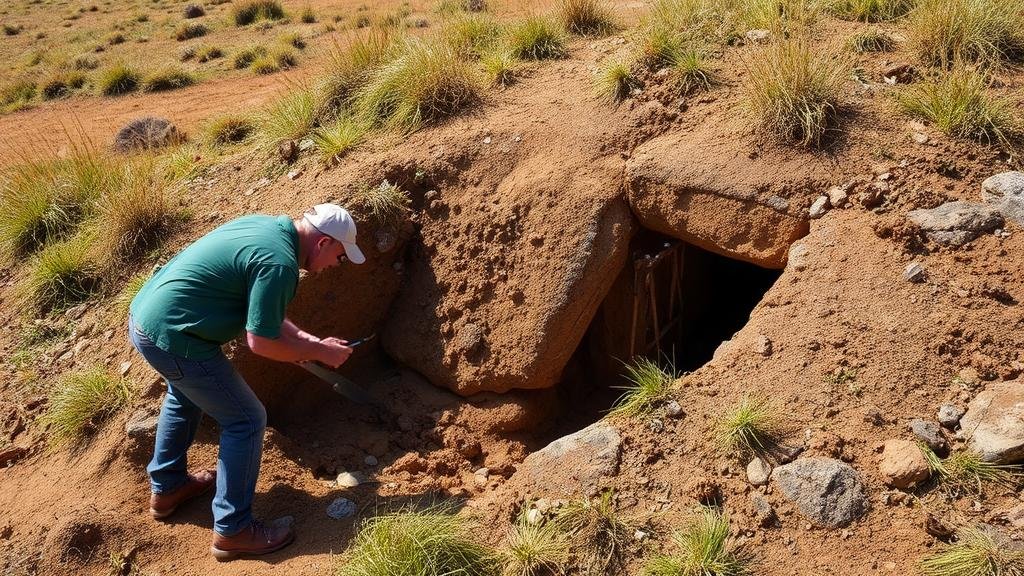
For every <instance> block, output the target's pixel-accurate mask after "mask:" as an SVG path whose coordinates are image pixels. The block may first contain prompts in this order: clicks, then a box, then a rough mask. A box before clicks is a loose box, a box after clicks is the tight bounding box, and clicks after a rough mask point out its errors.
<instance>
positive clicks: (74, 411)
mask: <svg viewBox="0 0 1024 576" xmlns="http://www.w3.org/2000/svg"><path fill="white" fill-rule="evenodd" d="M132 396H133V390H132V387H131V384H130V383H129V382H128V381H126V380H123V379H120V378H115V377H112V376H110V375H109V374H107V373H106V371H105V370H104V368H102V367H99V366H97V367H95V368H91V369H88V370H83V371H77V372H72V373H70V374H68V375H66V376H64V377H63V378H61V380H60V381H59V382H58V384H57V387H56V389H55V390H54V393H53V394H52V395H51V396H50V406H49V408H48V409H47V411H46V413H45V414H44V415H43V416H42V418H41V419H40V422H41V423H42V424H44V425H46V426H48V433H49V441H50V443H51V445H54V446H66V445H71V444H76V443H78V442H80V441H81V440H82V439H83V438H84V437H85V436H87V435H88V434H90V433H91V432H93V431H95V430H96V429H97V428H98V427H99V425H100V424H102V423H103V421H104V420H106V419H107V418H109V417H110V416H112V415H113V414H116V413H117V411H118V410H120V409H121V408H123V407H125V406H127V405H128V404H129V402H131V399H132Z"/></svg>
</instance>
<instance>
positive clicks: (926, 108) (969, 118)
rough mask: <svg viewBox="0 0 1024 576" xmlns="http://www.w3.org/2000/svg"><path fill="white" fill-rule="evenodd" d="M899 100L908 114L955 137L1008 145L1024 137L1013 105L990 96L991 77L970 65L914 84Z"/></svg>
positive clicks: (902, 93)
mask: <svg viewBox="0 0 1024 576" xmlns="http://www.w3.org/2000/svg"><path fill="white" fill-rule="evenodd" d="M898 101H899V104H900V106H901V107H902V108H903V111H904V112H906V113H907V114H910V115H911V116H915V117H917V118H921V119H923V120H926V121H928V122H931V123H932V124H933V125H935V127H936V128H938V129H939V130H941V131H942V132H943V133H945V134H947V135H949V136H953V137H955V138H966V139H974V140H980V141H983V142H999V143H1003V144H1007V143H1010V142H1012V141H1015V140H1018V139H1020V138H1021V136H1022V135H1024V122H1022V121H1021V119H1020V118H1018V117H1017V116H1016V115H1015V113H1014V103H1013V102H1012V101H1011V100H1009V99H1007V98H1000V97H997V96H993V95H991V94H989V92H988V77H987V76H986V74H985V73H984V72H982V71H979V70H977V69H976V68H973V67H971V66H967V65H963V64H957V65H955V66H954V67H953V68H952V69H951V70H949V71H948V72H944V73H942V74H940V75H939V76H938V77H936V78H933V79H930V80H926V81H924V82H920V83H917V84H914V85H912V86H910V87H909V88H906V89H905V90H903V91H902V92H901V93H900V94H899V96H898Z"/></svg>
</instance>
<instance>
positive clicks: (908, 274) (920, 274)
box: [903, 262, 926, 284]
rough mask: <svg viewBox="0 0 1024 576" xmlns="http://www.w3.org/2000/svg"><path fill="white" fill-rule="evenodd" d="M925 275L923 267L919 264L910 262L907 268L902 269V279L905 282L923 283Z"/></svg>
mask: <svg viewBox="0 0 1024 576" xmlns="http://www.w3.org/2000/svg"><path fill="white" fill-rule="evenodd" d="M925 276H926V273H925V270H924V266H922V265H921V263H920V262H911V263H910V264H907V267H906V268H904V269H903V279H904V280H906V281H907V282H913V283H915V284H916V283H919V282H924V279H925Z"/></svg>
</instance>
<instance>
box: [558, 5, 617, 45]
mask: <svg viewBox="0 0 1024 576" xmlns="http://www.w3.org/2000/svg"><path fill="white" fill-rule="evenodd" d="M557 10H558V19H559V20H560V21H561V23H562V26H563V27H564V28H565V29H566V30H567V31H569V32H570V33H572V34H579V35H580V36H603V35H606V34H610V33H611V32H613V31H615V30H617V29H618V27H619V26H618V24H617V23H616V21H615V16H614V14H612V10H611V8H609V7H608V5H607V4H605V3H604V2H603V0H561V1H560V2H559V3H558V8H557Z"/></svg>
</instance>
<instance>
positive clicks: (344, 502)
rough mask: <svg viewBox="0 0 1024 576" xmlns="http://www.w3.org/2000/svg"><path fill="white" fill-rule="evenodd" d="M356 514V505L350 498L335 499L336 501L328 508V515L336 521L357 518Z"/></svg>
mask: <svg viewBox="0 0 1024 576" xmlns="http://www.w3.org/2000/svg"><path fill="white" fill-rule="evenodd" d="M355 513H356V503H355V502H353V501H351V500H349V499H348V498H335V499H334V501H333V502H331V504H330V505H329V506H327V515H328V516H330V517H331V518H334V519H335V520H341V519H342V518H350V517H352V516H355Z"/></svg>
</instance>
